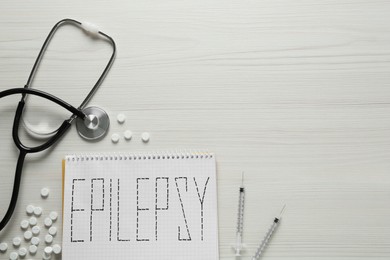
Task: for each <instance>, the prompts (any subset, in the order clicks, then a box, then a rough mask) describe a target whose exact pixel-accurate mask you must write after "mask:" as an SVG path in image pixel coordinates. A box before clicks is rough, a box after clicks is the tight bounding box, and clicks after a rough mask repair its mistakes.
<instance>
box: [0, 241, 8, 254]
mask: <svg viewBox="0 0 390 260" xmlns="http://www.w3.org/2000/svg"><path fill="white" fill-rule="evenodd" d="M7 249H8V244H7V243H5V242H3V243H1V244H0V252H2V253H4V252H5V251H7Z"/></svg>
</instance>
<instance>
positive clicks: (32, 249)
mask: <svg viewBox="0 0 390 260" xmlns="http://www.w3.org/2000/svg"><path fill="white" fill-rule="evenodd" d="M28 251H29V252H30V254H32V255H35V254H36V253H37V251H38V247H37V246H36V245H30V246H29V247H28Z"/></svg>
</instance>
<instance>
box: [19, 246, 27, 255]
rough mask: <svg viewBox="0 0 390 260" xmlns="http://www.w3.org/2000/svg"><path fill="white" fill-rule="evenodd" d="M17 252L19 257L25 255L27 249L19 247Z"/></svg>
mask: <svg viewBox="0 0 390 260" xmlns="http://www.w3.org/2000/svg"><path fill="white" fill-rule="evenodd" d="M18 254H19V256H20V257H25V256H26V255H27V249H26V248H25V247H21V248H19V250H18Z"/></svg>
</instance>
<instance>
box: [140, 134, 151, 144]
mask: <svg viewBox="0 0 390 260" xmlns="http://www.w3.org/2000/svg"><path fill="white" fill-rule="evenodd" d="M141 138H142V141H143V142H144V143H147V142H149V139H150V134H149V133H147V132H143V133H142V135H141Z"/></svg>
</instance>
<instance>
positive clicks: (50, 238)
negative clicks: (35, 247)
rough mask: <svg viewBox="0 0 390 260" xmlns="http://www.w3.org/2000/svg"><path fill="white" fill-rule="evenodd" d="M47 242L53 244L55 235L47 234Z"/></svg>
mask: <svg viewBox="0 0 390 260" xmlns="http://www.w3.org/2000/svg"><path fill="white" fill-rule="evenodd" d="M45 242H46V244H51V243H52V242H53V236H52V235H50V234H47V235H46V236H45Z"/></svg>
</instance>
